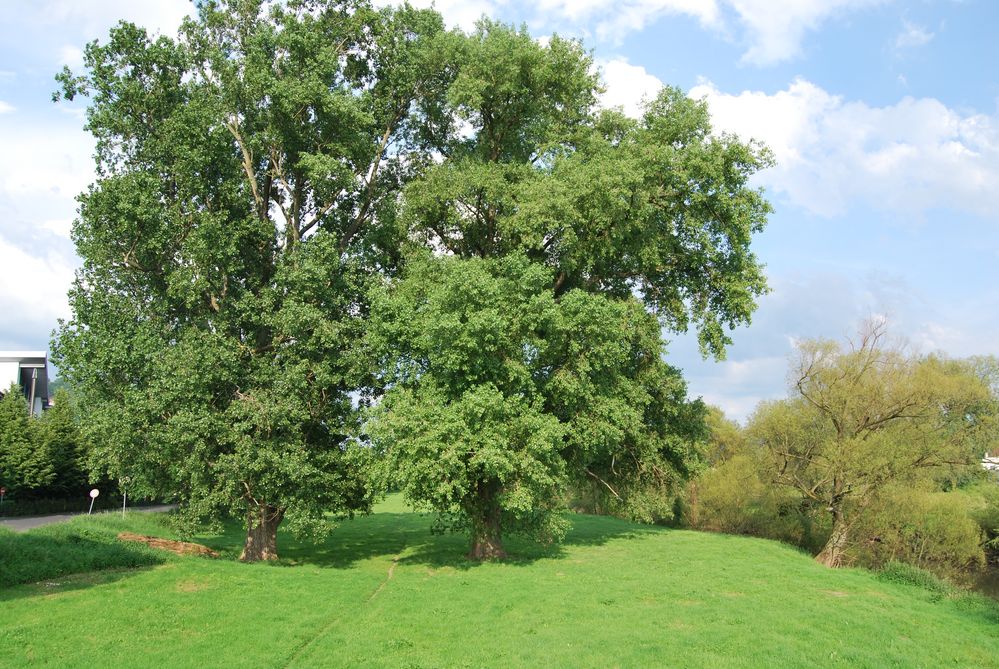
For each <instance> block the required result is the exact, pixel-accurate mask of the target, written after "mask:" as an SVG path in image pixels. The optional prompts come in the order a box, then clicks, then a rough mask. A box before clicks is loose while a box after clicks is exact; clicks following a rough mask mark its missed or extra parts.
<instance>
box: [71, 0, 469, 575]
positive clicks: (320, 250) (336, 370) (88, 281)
mask: <svg viewBox="0 0 999 669" xmlns="http://www.w3.org/2000/svg"><path fill="white" fill-rule="evenodd" d="M444 38H446V35H445V34H444V33H443V32H442V24H441V19H440V17H439V16H438V15H437V14H436V13H434V12H429V11H417V10H414V9H412V8H409V7H405V8H402V9H398V10H390V9H384V10H380V11H376V10H373V9H372V8H371V7H370V6H369V5H368V4H367V3H366V2H365V1H364V0H347V1H344V2H334V1H332V0H289V1H288V2H285V3H270V2H263V1H262V0H218V1H213V0H206V1H205V2H200V3H198V11H197V16H196V17H195V18H193V19H188V20H186V21H185V22H184V23H183V25H182V26H181V29H180V32H179V35H178V36H177V37H176V38H171V37H168V36H159V37H151V36H150V35H148V34H147V33H146V32H145V31H144V30H143V29H141V28H139V27H136V26H134V25H131V24H128V23H121V24H119V25H118V26H117V27H115V28H114V29H112V30H111V32H110V35H109V36H108V38H107V40H106V41H104V42H102V43H98V42H94V43H92V44H90V45H88V46H87V48H86V56H85V64H86V70H85V72H83V73H82V74H74V73H71V72H69V71H68V70H67V71H64V72H63V74H62V75H60V77H59V79H60V81H61V84H62V88H61V91H60V92H59V93H58V94H57V97H59V96H64V97H66V98H69V99H72V98H74V97H76V96H86V97H88V98H89V103H90V104H89V108H88V110H87V126H86V127H87V129H88V130H89V131H90V132H91V133H92V134H93V135H94V137H95V139H96V146H97V148H96V163H97V175H98V178H97V181H96V182H95V183H94V184H93V185H92V186H91V187H90V189H89V190H88V191H87V192H86V193H84V194H83V195H82V196H81V197H80V205H81V207H80V216H79V219H78V220H77V221H76V222H75V224H74V228H73V239H74V241H75V242H76V245H77V250H78V252H79V255H80V257H81V258H82V260H83V265H82V268H81V269H80V270H79V272H78V275H77V279H76V282H75V284H74V287H73V288H72V290H71V293H70V303H71V307H72V310H73V316H72V318H71V319H70V320H69V321H67V322H65V323H63V324H62V325H61V326H60V329H59V331H58V334H57V337H56V340H55V342H54V344H53V348H54V355H53V358H54V360H55V362H56V363H57V364H58V365H59V368H60V370H61V372H62V373H63V374H64V375H65V376H66V377H67V379H69V381H70V382H71V383H72V385H73V387H74V389H75V391H76V392H77V393H78V394H79V400H80V405H81V407H83V408H84V410H85V412H86V415H85V418H84V423H83V424H84V426H85V428H86V430H87V432H88V433H89V437H90V438H91V440H92V442H93V443H94V445H95V459H96V461H97V462H98V463H99V466H100V468H101V469H103V470H104V471H105V473H107V474H108V475H110V476H111V477H112V478H114V479H122V478H128V479H130V481H131V486H132V488H133V489H136V491H137V492H141V493H145V494H155V495H170V496H176V498H177V499H179V500H180V502H181V511H182V514H183V515H182V517H183V518H185V519H189V520H191V521H192V522H193V521H202V520H211V519H216V518H219V517H221V516H222V515H224V514H228V513H235V514H238V515H241V516H242V517H244V518H245V521H246V528H247V537H246V544H245V547H244V550H243V555H242V558H243V559H244V560H258V559H270V558H274V557H276V554H277V549H276V531H277V527H278V525H279V524H280V523H282V521H287V523H288V524H290V525H291V527H292V529H294V530H297V531H300V532H309V531H322V530H324V529H327V528H328V520H327V515H326V514H327V512H336V513H341V514H349V513H352V512H353V511H356V510H363V509H366V508H368V506H369V503H370V499H371V493H372V491H371V489H370V486H369V485H368V482H367V476H366V473H365V461H366V460H367V457H368V450H367V449H364V448H361V447H359V446H358V445H357V443H356V439H354V437H353V435H354V433H355V424H356V421H357V411H356V407H355V404H356V401H355V399H356V397H358V393H360V394H361V395H363V389H364V388H366V387H368V386H369V385H370V381H371V373H370V369H369V365H368V364H367V362H366V361H365V360H364V359H363V358H362V356H361V352H360V351H359V349H358V348H357V347H356V346H355V345H354V344H355V342H356V341H357V340H358V339H359V338H360V337H361V335H362V332H363V321H364V319H365V314H366V311H367V305H366V298H365V295H366V291H367V290H368V286H369V283H370V279H371V276H372V275H373V274H374V273H376V272H380V271H385V270H391V268H392V267H393V266H394V264H395V262H396V259H397V246H398V244H397V239H396V235H397V234H398V228H397V226H395V225H394V220H395V209H396V207H397V198H398V194H399V190H400V188H401V185H402V184H403V183H404V182H405V181H406V180H407V179H408V178H409V175H410V174H411V173H413V172H415V171H418V170H419V169H420V168H421V167H422V166H423V165H424V164H426V163H427V162H428V161H429V160H430V159H431V153H430V150H431V148H432V147H431V146H430V144H428V143H429V142H433V141H434V138H435V137H436V136H437V135H438V134H439V133H440V132H442V130H441V128H446V126H448V125H449V124H451V123H452V120H451V119H450V118H448V117H446V116H445V115H444V114H443V113H442V111H441V110H442V107H443V102H442V101H441V100H438V99H437V98H438V96H437V95H436V93H435V92H436V91H438V90H440V89H441V85H440V83H439V81H438V79H440V78H441V77H444V78H447V76H449V75H448V74H447V70H446V68H444V67H442V65H441V63H440V62H439V61H440V56H439V54H440V53H441V52H442V49H441V48H439V47H438V46H436V43H437V42H438V41H439V40H441V39H444Z"/></svg>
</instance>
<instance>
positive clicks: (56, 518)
mask: <svg viewBox="0 0 999 669" xmlns="http://www.w3.org/2000/svg"><path fill="white" fill-rule="evenodd" d="M176 506H177V505H176V504H162V505H160V506H142V507H135V508H132V509H128V513H150V512H153V511H169V510H170V509H174V508H176ZM102 513H121V511H103V512H102ZM85 515H87V514H85V513H57V514H54V515H51V516H25V517H24V518H5V519H3V520H0V526H3V527H9V528H10V529H12V530H14V531H15V532H24V531H25V530H30V529H33V528H35V527H41V526H42V525H51V524H52V523H61V522H63V521H66V520H69V519H70V518H74V517H76V516H85Z"/></svg>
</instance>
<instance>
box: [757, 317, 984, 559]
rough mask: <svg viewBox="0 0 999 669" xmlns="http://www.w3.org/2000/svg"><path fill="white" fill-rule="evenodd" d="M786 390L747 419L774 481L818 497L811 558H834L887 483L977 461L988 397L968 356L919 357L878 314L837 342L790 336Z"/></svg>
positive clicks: (904, 480) (807, 495) (840, 554)
mask: <svg viewBox="0 0 999 669" xmlns="http://www.w3.org/2000/svg"><path fill="white" fill-rule="evenodd" d="M790 378H791V384H792V388H791V390H792V392H791V397H790V398H789V399H786V400H780V401H775V402H767V403H764V404H763V405H761V407H760V408H759V409H757V411H756V413H755V414H754V416H753V417H752V419H751V421H750V425H749V433H750V435H751V439H752V440H754V441H755V442H756V443H757V444H759V445H760V446H762V447H763V448H764V452H766V453H768V454H769V458H770V469H769V473H770V474H771V475H772V476H773V478H774V480H775V481H776V482H777V483H779V484H783V485H787V486H790V487H792V488H794V489H795V490H797V491H798V492H799V493H800V494H801V495H802V496H803V497H804V498H806V499H808V500H811V501H812V502H814V503H816V504H819V505H821V506H822V508H824V509H825V510H826V511H827V512H828V513H829V514H830V517H831V519H832V532H831V534H830V536H829V539H828V541H827V542H826V544H825V546H824V547H823V549H822V551H821V552H820V553H819V554H818V555H817V556H816V560H818V561H819V562H821V563H822V564H825V565H827V566H830V567H837V566H840V565H841V564H842V561H843V554H844V549H845V548H846V547H847V546H848V544H849V541H850V530H851V527H852V526H853V525H854V524H855V523H856V522H857V520H858V519H861V518H863V515H864V513H865V511H866V509H867V508H868V507H869V506H870V505H871V503H872V502H873V501H874V500H875V499H876V496H877V495H878V494H879V493H881V492H882V491H883V490H885V489H886V488H887V487H888V486H889V485H892V484H898V483H905V482H907V481H911V480H912V479H913V478H914V477H916V476H917V475H919V474H920V473H921V472H926V471H932V469H931V468H938V467H941V466H945V465H946V466H955V465H963V466H965V467H974V466H977V461H978V459H979V458H980V457H981V451H982V450H983V448H982V445H983V444H986V443H991V439H992V438H993V435H994V430H995V417H996V409H997V405H996V398H995V396H994V395H993V393H992V392H991V389H990V388H989V386H988V384H987V383H986V382H985V380H984V379H983V377H982V376H981V375H980V374H978V373H977V370H976V369H975V367H974V366H973V365H972V364H969V363H968V362H964V361H955V360H948V359H945V358H941V357H939V356H919V355H915V354H912V353H909V352H906V351H905V349H904V348H903V347H901V346H900V345H898V344H893V343H891V342H890V341H889V339H888V337H887V333H886V328H885V324H884V323H883V322H875V323H871V324H868V325H867V326H866V327H865V329H864V330H863V331H862V332H861V334H860V335H859V336H858V337H857V338H856V339H855V340H852V341H850V342H848V343H847V345H845V346H844V345H841V344H839V343H837V342H834V341H830V340H804V341H801V342H799V343H798V346H797V354H796V356H795V358H794V360H793V362H792V365H791V371H790Z"/></svg>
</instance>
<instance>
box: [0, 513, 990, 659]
mask: <svg viewBox="0 0 999 669" xmlns="http://www.w3.org/2000/svg"><path fill="white" fill-rule="evenodd" d="M77 522H80V521H77ZM101 522H103V523H105V525H106V527H107V530H108V531H109V532H110V531H112V530H114V529H117V528H116V527H112V526H111V519H103V520H102V521H101ZM573 524H574V527H573V531H572V533H571V534H570V536H569V537H568V539H567V541H566V543H565V544H564V545H563V546H562V547H561V548H556V549H546V548H542V547H538V546H534V545H531V544H529V543H523V542H517V541H511V542H510V545H509V548H510V549H511V550H512V551H513V553H514V554H515V555H517V556H518V557H517V558H516V559H513V560H510V561H507V562H504V563H501V564H485V565H474V564H470V563H468V562H466V561H465V560H463V559H462V558H461V554H462V553H463V552H464V550H466V545H465V539H464V538H462V537H458V536H444V537H437V536H432V535H431V534H430V533H429V526H430V519H428V518H426V517H424V516H420V515H418V514H413V513H408V512H405V510H404V509H403V508H402V507H401V505H400V504H399V503H398V501H396V500H392V501H390V503H388V504H386V505H383V506H381V507H380V508H379V510H378V513H375V514H373V515H371V516H368V517H364V518H358V519H356V520H353V521H347V522H344V523H343V524H342V525H341V527H340V528H338V529H337V530H336V532H335V533H334V534H333V535H332V536H331V537H330V539H329V540H328V541H327V542H325V543H322V544H320V545H318V546H311V545H309V544H305V543H297V542H294V541H292V540H291V538H290V537H288V536H282V537H281V541H282V542H283V545H282V550H283V555H284V558H283V560H282V562H281V563H280V564H277V565H243V564H240V563H238V562H236V561H235V556H236V555H237V554H238V550H239V543H240V538H241V536H240V534H241V533H240V532H239V529H238V528H236V527H232V528H230V529H229V530H228V531H227V532H226V533H225V534H223V535H217V536H206V537H200V538H199V539H198V541H200V542H201V543H205V544H207V545H209V546H211V547H212V548H216V549H219V550H221V551H222V552H223V553H224V555H225V556H226V557H225V559H222V560H205V559H198V558H174V557H170V558H167V559H165V562H164V563H163V564H161V565H159V566H153V567H150V568H145V569H141V570H132V571H111V572H97V573H92V574H85V575H81V576H74V577H64V578H59V579H55V580H54V581H50V582H43V583H40V584H35V585H26V586H18V587H14V588H8V589H6V590H4V591H3V592H0V607H2V611H3V623H2V624H0V658H2V662H0V664H3V666H13V667H18V666H52V667H79V666H115V667H147V666H156V665H160V666H169V667H233V666H241V667H244V666H245V667H329V666H361V667H462V666H467V667H482V666H495V667H511V666H514V667H516V666H566V667H591V666H592V667H613V666H621V667H633V666H683V667H729V666H731V667H758V666H778V667H779V666H788V667H806V666H833V667H836V666H839V667H881V666H886V667H890V666H895V667H920V666H922V667H940V666H960V667H999V610H997V609H996V606H995V604H993V603H990V602H988V601H987V600H984V599H982V598H974V597H970V598H968V597H966V598H960V599H951V598H948V597H946V596H943V595H941V594H939V593H933V592H930V591H928V590H924V589H921V588H918V587H915V586H906V585H899V584H893V583H886V582H882V581H880V580H879V579H878V578H877V577H876V576H875V575H873V574H871V573H868V572H865V571H861V570H838V571H832V570H828V569H825V568H823V567H820V566H819V565H817V564H815V563H814V562H813V561H812V560H811V559H810V558H809V557H808V556H806V555H804V554H801V553H799V552H797V551H795V550H794V549H791V548H788V547H786V546H782V545H780V544H776V543H773V542H769V541H763V540H758V539H748V538H742V537H728V536H724V535H713V534H703V533H697V532H686V531H670V530H662V529H657V528H649V527H644V526H640V525H634V524H630V523H625V522H622V521H618V520H614V519H609V518H597V517H590V516H574V517H573ZM149 525H150V524H149V523H146V525H145V526H144V527H143V528H142V531H144V532H146V533H150V527H149ZM163 531H164V532H166V530H165V529H164V530H163ZM29 536H30V533H29ZM2 540H3V536H2V535H0V541H2Z"/></svg>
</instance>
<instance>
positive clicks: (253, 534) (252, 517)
mask: <svg viewBox="0 0 999 669" xmlns="http://www.w3.org/2000/svg"><path fill="white" fill-rule="evenodd" d="M283 518H284V509H278V508H275V507H273V506H270V505H268V504H259V505H257V504H253V505H250V506H249V507H248V508H247V510H246V543H245V544H244V545H243V553H242V554H241V555H240V556H239V559H240V560H242V561H243V562H258V561H260V560H276V559H277V556H278V554H277V528H278V525H280V524H281V520H282V519H283Z"/></svg>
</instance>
